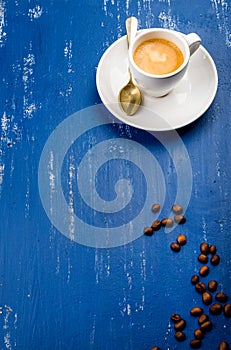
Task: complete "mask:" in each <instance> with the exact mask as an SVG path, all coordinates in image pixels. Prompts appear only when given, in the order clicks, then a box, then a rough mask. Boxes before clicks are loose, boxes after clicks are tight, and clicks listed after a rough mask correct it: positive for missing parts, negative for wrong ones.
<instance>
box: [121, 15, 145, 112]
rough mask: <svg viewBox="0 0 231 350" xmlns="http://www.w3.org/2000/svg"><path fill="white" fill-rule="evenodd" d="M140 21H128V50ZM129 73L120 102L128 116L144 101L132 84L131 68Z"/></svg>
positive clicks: (128, 19) (135, 19) (134, 19)
mask: <svg viewBox="0 0 231 350" xmlns="http://www.w3.org/2000/svg"><path fill="white" fill-rule="evenodd" d="M137 25H138V21H137V18H136V17H129V18H127V20H126V32H127V42H128V48H129V46H130V44H131V42H132V40H133V39H134V37H135V36H136V32H137ZM128 72H129V82H128V83H127V84H126V85H125V86H124V87H123V88H122V89H121V90H120V92H119V96H118V100H119V103H120V105H121V107H122V109H123V111H124V112H125V113H126V114H127V115H133V114H135V113H136V111H137V109H138V108H139V106H140V104H141V100H142V96H141V92H140V90H139V89H138V87H137V86H135V85H134V84H133V82H132V74H131V71H130V68H129V67H128Z"/></svg>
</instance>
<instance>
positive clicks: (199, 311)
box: [190, 307, 203, 317]
mask: <svg viewBox="0 0 231 350" xmlns="http://www.w3.org/2000/svg"><path fill="white" fill-rule="evenodd" d="M202 313H203V309H202V308H201V307H193V308H192V309H191V310H190V314H191V315H192V316H195V317H197V316H200V315H201V314H202Z"/></svg>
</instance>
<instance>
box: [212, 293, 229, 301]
mask: <svg viewBox="0 0 231 350" xmlns="http://www.w3.org/2000/svg"><path fill="white" fill-rule="evenodd" d="M215 299H216V300H217V301H219V302H220V303H226V301H227V300H228V296H227V295H226V294H225V293H222V292H219V293H217V294H216V295H215Z"/></svg>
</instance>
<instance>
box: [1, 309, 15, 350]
mask: <svg viewBox="0 0 231 350" xmlns="http://www.w3.org/2000/svg"><path fill="white" fill-rule="evenodd" d="M0 320H1V321H2V323H3V325H2V329H3V341H4V349H8V350H12V349H13V348H16V345H17V344H16V336H15V331H16V329H17V320H18V315H17V313H14V312H13V309H12V308H11V307H10V306H8V305H4V306H1V307H0Z"/></svg>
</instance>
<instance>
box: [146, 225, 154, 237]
mask: <svg viewBox="0 0 231 350" xmlns="http://www.w3.org/2000/svg"><path fill="white" fill-rule="evenodd" d="M144 234H145V235H146V236H152V235H153V229H152V228H151V227H145V228H144Z"/></svg>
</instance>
